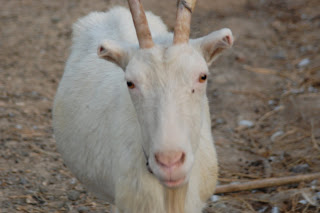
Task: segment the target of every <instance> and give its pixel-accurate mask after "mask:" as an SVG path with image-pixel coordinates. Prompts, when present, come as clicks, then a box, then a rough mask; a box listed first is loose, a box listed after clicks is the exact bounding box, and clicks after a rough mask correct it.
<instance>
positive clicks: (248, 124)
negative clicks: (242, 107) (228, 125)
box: [239, 120, 254, 128]
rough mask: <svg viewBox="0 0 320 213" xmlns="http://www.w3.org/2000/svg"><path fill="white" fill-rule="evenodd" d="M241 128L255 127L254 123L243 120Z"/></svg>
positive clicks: (240, 123) (240, 124)
mask: <svg viewBox="0 0 320 213" xmlns="http://www.w3.org/2000/svg"><path fill="white" fill-rule="evenodd" d="M239 126H245V127H249V128H250V127H253V126H254V123H253V122H252V121H249V120H241V121H239Z"/></svg>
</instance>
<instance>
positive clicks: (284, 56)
mask: <svg viewBox="0 0 320 213" xmlns="http://www.w3.org/2000/svg"><path fill="white" fill-rule="evenodd" d="M273 58H274V59H277V60H285V59H287V54H286V52H285V51H283V50H280V51H278V52H277V53H276V54H274V55H273Z"/></svg>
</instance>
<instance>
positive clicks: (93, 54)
mask: <svg viewBox="0 0 320 213" xmlns="http://www.w3.org/2000/svg"><path fill="white" fill-rule="evenodd" d="M146 14H147V19H148V22H149V26H150V29H151V32H152V37H153V40H154V42H155V43H156V46H155V47H153V48H151V49H146V50H140V49H139V48H138V41H137V38H136V34H135V29H134V26H133V23H132V18H131V15H130V12H129V11H128V10H127V9H125V8H121V7H118V8H114V9H112V10H110V11H109V12H106V13H102V12H95V13H91V14H89V15H88V16H86V17H84V18H82V19H80V20H79V21H78V22H77V23H76V24H75V25H74V27H73V30H74V37H73V46H72V51H71V55H70V57H69V59H68V61H67V64H66V67H65V73H64V75H63V78H62V80H61V83H60V85H59V89H58V92H57V95H56V98H55V102H54V110H53V127H54V133H55V137H56V141H57V147H58V150H59V152H60V153H61V154H62V157H63V159H64V160H65V163H66V165H67V166H68V167H69V168H70V170H71V171H72V172H73V173H74V174H75V175H76V176H77V177H78V179H79V180H80V181H81V182H82V183H84V184H85V185H86V186H87V187H88V189H89V190H91V191H92V192H94V193H95V194H96V195H97V196H99V197H100V198H102V199H104V200H106V201H108V202H110V203H113V204H115V205H116V206H117V208H118V209H119V211H120V212H122V213H151V212H152V213H164V212H167V213H183V212H184V213H200V212H201V210H202V208H203V206H204V203H205V202H206V200H207V199H208V198H209V196H210V195H212V194H213V192H214V189H215V185H216V181H217V173H218V167H217V159H216V153H215V149H214V144H213V139H212V134H211V123H210V114H209V107H208V103H207V97H206V94H205V90H206V82H205V83H199V81H198V79H199V76H200V75H201V74H204V73H205V74H208V64H210V63H211V61H212V58H213V57H216V55H214V56H212V51H213V50H214V49H217V48H227V47H229V46H231V44H232V41H231V43H228V44H226V43H225V42H223V41H225V40H223V38H225V37H226V36H229V38H231V39H232V34H231V31H230V30H228V29H223V30H220V31H217V32H214V33H212V34H210V35H209V36H207V37H204V38H200V39H197V40H193V41H192V42H190V44H189V45H188V44H185V45H177V46H170V45H171V43H172V34H171V33H168V32H167V28H166V26H165V25H164V24H163V22H162V21H161V19H160V18H159V17H157V16H155V15H153V14H152V13H146ZM210 39H211V40H210ZM208 40H209V41H211V42H208ZM100 45H102V46H103V47H104V48H106V49H107V51H106V52H107V53H108V54H109V53H110V55H108V57H107V60H109V61H107V60H103V59H101V58H99V57H98V55H97V48H98V47H99V46H100ZM208 45H209V46H208ZM209 47H210V48H209ZM101 57H102V56H101ZM102 58H103V57H102ZM110 61H111V62H113V63H111V62H110ZM120 67H122V68H123V69H124V70H125V73H124V72H123V71H122V69H121V68H120ZM126 81H131V82H134V84H135V85H136V88H134V89H128V88H127V86H126ZM192 90H195V92H194V93H192ZM142 147H143V148H142ZM143 149H145V152H146V154H147V156H148V157H149V159H148V160H149V162H150V167H151V169H152V171H153V173H154V174H151V173H149V172H148V170H147V167H146V159H145V155H144V153H143ZM171 150H174V151H177V150H178V151H183V152H184V153H186V160H185V163H184V164H183V166H182V167H181V168H179V169H178V170H177V171H175V172H174V173H172V175H173V176H179V177H180V176H186V180H185V184H183V185H182V186H180V187H177V188H168V187H166V186H165V184H164V183H163V182H162V180H163V178H166V174H165V172H163V171H162V169H161V168H160V167H159V165H157V163H156V162H155V158H154V157H153V156H154V154H155V153H157V152H159V151H160V152H165V151H171Z"/></svg>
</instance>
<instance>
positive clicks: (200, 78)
mask: <svg viewBox="0 0 320 213" xmlns="http://www.w3.org/2000/svg"><path fill="white" fill-rule="evenodd" d="M206 80H207V75H206V74H202V75H200V77H199V82H200V83H203V82H205V81H206Z"/></svg>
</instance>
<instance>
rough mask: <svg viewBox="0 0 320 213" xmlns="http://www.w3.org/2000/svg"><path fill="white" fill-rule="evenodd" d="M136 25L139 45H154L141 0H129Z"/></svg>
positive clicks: (147, 46)
mask: <svg viewBox="0 0 320 213" xmlns="http://www.w3.org/2000/svg"><path fill="white" fill-rule="evenodd" d="M128 4H129V7H130V11H131V15H132V19H133V23H134V27H135V28H136V33H137V37H138V40H139V46H140V48H141V49H147V48H151V47H153V46H154V43H153V41H152V36H151V33H150V29H149V25H148V21H147V18H146V15H145V13H144V10H143V7H142V4H141V0H128Z"/></svg>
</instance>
